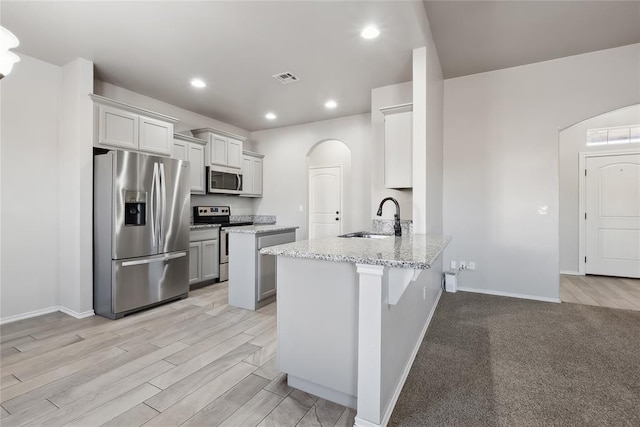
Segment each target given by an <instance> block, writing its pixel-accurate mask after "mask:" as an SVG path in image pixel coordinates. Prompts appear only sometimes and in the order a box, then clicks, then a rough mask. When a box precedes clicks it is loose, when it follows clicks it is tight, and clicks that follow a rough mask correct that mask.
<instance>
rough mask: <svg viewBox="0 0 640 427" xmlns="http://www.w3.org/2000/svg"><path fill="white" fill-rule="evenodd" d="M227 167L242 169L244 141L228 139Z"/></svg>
mask: <svg viewBox="0 0 640 427" xmlns="http://www.w3.org/2000/svg"><path fill="white" fill-rule="evenodd" d="M227 166H228V167H230V168H238V169H240V168H241V167H242V141H240V140H237V139H233V138H228V144H227Z"/></svg>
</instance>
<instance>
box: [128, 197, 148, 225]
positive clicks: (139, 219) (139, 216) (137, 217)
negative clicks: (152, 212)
mask: <svg viewBox="0 0 640 427" xmlns="http://www.w3.org/2000/svg"><path fill="white" fill-rule="evenodd" d="M146 224H147V193H145V192H144V191H130V190H124V225H146Z"/></svg>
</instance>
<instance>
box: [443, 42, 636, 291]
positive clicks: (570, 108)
mask: <svg viewBox="0 0 640 427" xmlns="http://www.w3.org/2000/svg"><path fill="white" fill-rule="evenodd" d="M444 100H445V101H444V105H445V110H444V141H445V142H444V232H445V234H448V235H451V236H452V237H453V240H452V242H451V243H450V245H449V247H448V248H447V250H446V252H445V265H448V264H449V261H450V260H457V261H460V260H464V261H476V262H477V271H466V272H464V273H463V274H462V276H461V279H460V281H461V286H462V287H467V288H473V289H477V290H481V291H494V292H496V291H497V292H506V293H512V294H522V295H527V296H531V297H540V298H551V299H557V298H558V271H559V261H558V260H559V248H558V247H559V237H558V235H559V232H558V223H559V210H558V198H559V190H558V188H559V186H558V129H559V128H563V127H566V126H568V125H570V124H572V123H576V122H578V121H580V120H583V119H584V118H587V117H592V116H594V115H597V114H600V113H603V112H606V111H610V110H613V109H615V108H619V107H622V106H626V105H631V104H635V103H637V102H638V101H639V100H640V44H635V45H630V46H625V47H621V48H616V49H608V50H603V51H599V52H593V53H588V54H584V55H577V56H572V57H567V58H561V59H557V60H552V61H545V62H541V63H536V64H530V65H525V66H521V67H515V68H509V69H504V70H498V71H493V72H488V73H482V74H476V75H472V76H467V77H460V78H455V79H449V80H446V81H445V97H444ZM543 205H547V206H549V214H548V215H538V214H537V208H538V207H539V206H543Z"/></svg>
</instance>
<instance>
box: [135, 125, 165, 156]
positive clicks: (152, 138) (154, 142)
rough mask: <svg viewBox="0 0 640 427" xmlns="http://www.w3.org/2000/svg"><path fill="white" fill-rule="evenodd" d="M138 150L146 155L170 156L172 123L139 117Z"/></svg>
mask: <svg viewBox="0 0 640 427" xmlns="http://www.w3.org/2000/svg"><path fill="white" fill-rule="evenodd" d="M139 127H140V141H139V144H138V146H139V150H140V151H144V152H146V153H153V154H160V155H166V156H170V155H171V148H172V147H173V123H167V122H163V121H162V120H156V119H152V118H150V117H144V116H140V120H139Z"/></svg>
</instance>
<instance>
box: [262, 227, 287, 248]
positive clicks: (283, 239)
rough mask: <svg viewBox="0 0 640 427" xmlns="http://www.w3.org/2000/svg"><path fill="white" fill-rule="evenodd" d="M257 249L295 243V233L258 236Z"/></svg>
mask: <svg viewBox="0 0 640 427" xmlns="http://www.w3.org/2000/svg"><path fill="white" fill-rule="evenodd" d="M256 240H257V244H258V249H262V248H266V247H268V246H275V245H282V244H284V243H291V242H295V241H296V233H295V231H288V232H286V233H279V234H270V235H268V236H260V237H258V238H257V239H256Z"/></svg>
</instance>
